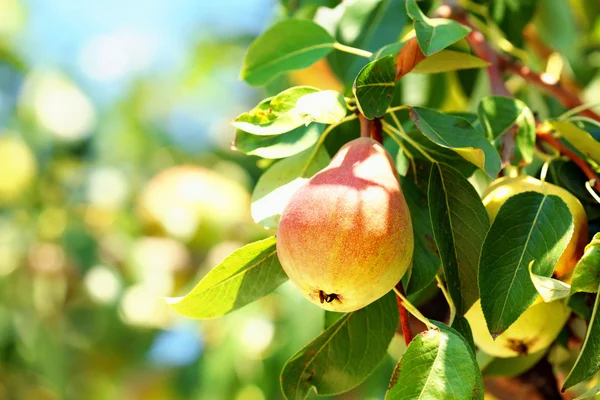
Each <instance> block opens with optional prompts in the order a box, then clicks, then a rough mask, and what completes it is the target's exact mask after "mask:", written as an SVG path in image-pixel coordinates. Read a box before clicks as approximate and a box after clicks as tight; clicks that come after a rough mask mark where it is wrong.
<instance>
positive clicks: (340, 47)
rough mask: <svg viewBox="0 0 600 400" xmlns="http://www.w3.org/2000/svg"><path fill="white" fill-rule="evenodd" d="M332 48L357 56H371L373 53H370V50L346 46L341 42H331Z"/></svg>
mask: <svg viewBox="0 0 600 400" xmlns="http://www.w3.org/2000/svg"><path fill="white" fill-rule="evenodd" d="M333 48H334V49H337V50H339V51H343V52H344V53H348V54H354V55H355V56H359V57H364V58H371V57H372V56H373V53H371V52H370V51H367V50H363V49H357V48H356V47H351V46H346V45H345V44H341V43H338V42H335V43H334V44H333Z"/></svg>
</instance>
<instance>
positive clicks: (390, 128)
mask: <svg viewBox="0 0 600 400" xmlns="http://www.w3.org/2000/svg"><path fill="white" fill-rule="evenodd" d="M391 115H394V114H391ZM394 117H395V116H394ZM394 117H392V118H394ZM381 124H382V126H383V130H384V131H386V130H387V133H388V135H389V134H390V132H393V133H395V134H396V135H398V136H400V137H401V138H402V139H404V140H406V141H407V142H408V143H410V145H411V146H413V147H414V148H415V149H417V151H418V152H419V153H421V154H423V156H424V157H425V158H426V159H427V160H429V161H430V162H432V163H434V162H436V161H435V160H434V159H433V158H432V157H431V156H430V155H429V153H427V152H426V151H425V149H423V147H421V145H420V144H419V143H417V142H415V141H414V140H412V139H411V138H410V137H409V136H408V135H407V134H406V132H404V129H402V125H399V127H400V129H402V130H400V129H396V128H394V127H393V126H392V125H390V124H389V123H388V122H386V121H381Z"/></svg>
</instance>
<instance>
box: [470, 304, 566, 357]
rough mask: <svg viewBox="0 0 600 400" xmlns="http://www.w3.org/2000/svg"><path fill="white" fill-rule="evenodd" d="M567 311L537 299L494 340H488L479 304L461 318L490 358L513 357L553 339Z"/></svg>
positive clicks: (535, 350)
mask: <svg viewBox="0 0 600 400" xmlns="http://www.w3.org/2000/svg"><path fill="white" fill-rule="evenodd" d="M570 313H571V311H570V310H569V308H568V307H567V306H566V305H565V303H564V301H561V300H558V301H553V302H551V303H544V301H543V300H542V299H541V297H538V299H537V300H536V301H535V303H533V305H532V306H531V307H529V308H528V309H527V310H526V311H525V312H524V313H523V314H521V316H520V317H519V318H518V319H517V320H516V321H515V322H514V323H513V324H512V325H511V326H510V327H509V328H508V329H507V330H506V331H505V332H504V333H502V334H501V335H500V336H498V337H497V338H496V340H494V339H492V335H491V334H490V332H489V330H488V327H487V324H486V322H485V318H484V316H483V311H482V310H481V301H480V300H477V302H476V303H475V304H473V306H472V307H471V308H470V309H469V311H468V312H467V313H466V314H465V318H467V320H468V321H469V325H471V330H472V331H473V339H474V341H475V344H476V345H477V347H479V348H480V349H481V350H482V351H484V352H485V353H488V354H490V355H492V356H494V357H516V356H524V355H527V354H532V353H536V352H538V351H541V350H543V349H545V348H547V347H548V346H550V344H551V343H552V342H553V341H554V340H555V339H556V337H557V336H558V334H559V333H560V331H561V329H562V327H563V326H564V324H565V323H566V322H567V319H568V318H569V314H570Z"/></svg>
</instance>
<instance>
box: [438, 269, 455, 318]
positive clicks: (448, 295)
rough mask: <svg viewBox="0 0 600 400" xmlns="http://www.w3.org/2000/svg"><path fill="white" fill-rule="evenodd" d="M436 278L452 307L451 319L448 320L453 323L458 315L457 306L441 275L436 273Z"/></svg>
mask: <svg viewBox="0 0 600 400" xmlns="http://www.w3.org/2000/svg"><path fill="white" fill-rule="evenodd" d="M435 279H436V280H437V285H438V287H439V288H440V290H441V291H442V293H443V294H444V297H445V298H446V302H447V303H448V307H450V319H449V320H448V325H452V323H453V322H454V318H455V317H456V306H455V305H454V302H453V301H452V297H450V293H448V290H446V285H444V282H443V281H442V278H440V276H439V275H437V274H436V276H435Z"/></svg>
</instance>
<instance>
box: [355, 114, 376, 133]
mask: <svg viewBox="0 0 600 400" xmlns="http://www.w3.org/2000/svg"><path fill="white" fill-rule="evenodd" d="M358 119H359V121H360V137H371V129H373V128H372V127H373V120H370V119H367V118H366V117H365V116H364V115H362V114H358Z"/></svg>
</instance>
